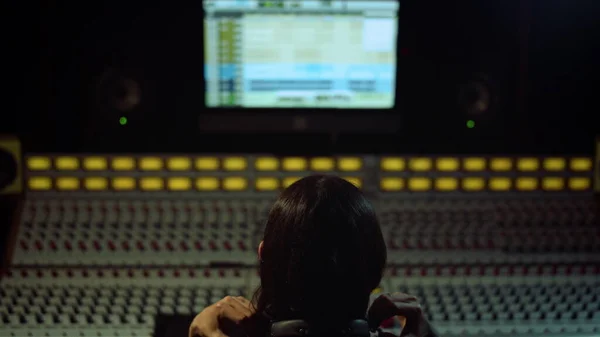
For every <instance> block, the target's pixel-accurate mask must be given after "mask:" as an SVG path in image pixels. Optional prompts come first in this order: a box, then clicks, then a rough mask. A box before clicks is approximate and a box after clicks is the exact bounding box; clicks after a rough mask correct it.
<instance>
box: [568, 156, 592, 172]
mask: <svg viewBox="0 0 600 337" xmlns="http://www.w3.org/2000/svg"><path fill="white" fill-rule="evenodd" d="M571 170H573V171H578V172H582V171H591V170H592V160H591V159H590V158H573V159H571Z"/></svg>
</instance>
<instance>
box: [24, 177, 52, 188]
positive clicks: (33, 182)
mask: <svg viewBox="0 0 600 337" xmlns="http://www.w3.org/2000/svg"><path fill="white" fill-rule="evenodd" d="M27 185H28V186H29V189H31V190H34V191H47V190H49V189H51V188H52V179H50V178H48V177H31V178H29V180H28V181H27Z"/></svg>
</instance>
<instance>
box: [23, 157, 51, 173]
mask: <svg viewBox="0 0 600 337" xmlns="http://www.w3.org/2000/svg"><path fill="white" fill-rule="evenodd" d="M51 166H52V162H51V161H50V158H46V157H30V158H29V159H27V167H28V168H29V169H30V170H32V171H44V170H49V169H50V167H51Z"/></svg>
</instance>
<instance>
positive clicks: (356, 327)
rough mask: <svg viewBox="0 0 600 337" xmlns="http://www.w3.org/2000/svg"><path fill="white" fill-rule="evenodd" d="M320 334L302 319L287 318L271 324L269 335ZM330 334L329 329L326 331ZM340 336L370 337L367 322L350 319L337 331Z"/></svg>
mask: <svg viewBox="0 0 600 337" xmlns="http://www.w3.org/2000/svg"><path fill="white" fill-rule="evenodd" d="M334 334H335V332H334ZM318 335H321V334H320V333H319V330H318V329H313V328H311V326H310V325H309V324H308V323H307V322H306V321H303V320H288V321H280V322H274V323H272V324H271V333H270V337H309V336H310V337H316V336H318ZM327 335H331V331H329V332H327ZM335 335H336V336H341V337H370V335H371V331H370V329H369V323H368V322H367V321H366V320H363V319H357V320H354V321H351V322H350V324H349V325H348V327H346V328H344V329H342V330H341V331H339V334H335Z"/></svg>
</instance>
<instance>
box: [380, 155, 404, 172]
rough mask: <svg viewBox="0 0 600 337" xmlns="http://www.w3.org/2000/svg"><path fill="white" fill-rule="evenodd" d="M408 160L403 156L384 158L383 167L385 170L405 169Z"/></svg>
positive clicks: (382, 160)
mask: <svg viewBox="0 0 600 337" xmlns="http://www.w3.org/2000/svg"><path fill="white" fill-rule="evenodd" d="M405 167H406V162H405V161H404V159H403V158H382V159H381V169H382V170H384V171H404V169H405Z"/></svg>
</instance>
